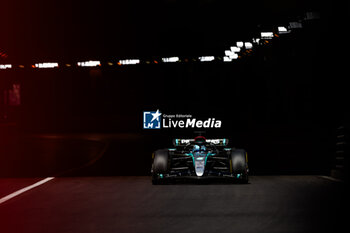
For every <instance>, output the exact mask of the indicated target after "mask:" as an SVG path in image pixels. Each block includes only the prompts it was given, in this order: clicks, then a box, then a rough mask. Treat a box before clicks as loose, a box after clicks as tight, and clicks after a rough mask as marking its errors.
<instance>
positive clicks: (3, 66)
mask: <svg viewBox="0 0 350 233" xmlns="http://www.w3.org/2000/svg"><path fill="white" fill-rule="evenodd" d="M11 68H12V65H11V64H2V65H0V70H6V69H11Z"/></svg>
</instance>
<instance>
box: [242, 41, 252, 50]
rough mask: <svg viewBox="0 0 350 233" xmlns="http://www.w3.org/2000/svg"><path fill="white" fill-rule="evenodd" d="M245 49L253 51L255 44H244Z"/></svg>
mask: <svg viewBox="0 0 350 233" xmlns="http://www.w3.org/2000/svg"><path fill="white" fill-rule="evenodd" d="M244 47H245V48H246V49H251V48H253V44H252V43H250V42H245V43H244Z"/></svg>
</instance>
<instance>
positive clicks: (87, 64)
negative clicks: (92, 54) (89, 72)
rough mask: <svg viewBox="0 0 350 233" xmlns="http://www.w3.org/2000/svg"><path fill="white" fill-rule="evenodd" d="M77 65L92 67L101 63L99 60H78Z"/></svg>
mask: <svg viewBox="0 0 350 233" xmlns="http://www.w3.org/2000/svg"><path fill="white" fill-rule="evenodd" d="M77 64H78V66H82V67H93V66H99V65H101V62H100V61H84V62H78V63H77Z"/></svg>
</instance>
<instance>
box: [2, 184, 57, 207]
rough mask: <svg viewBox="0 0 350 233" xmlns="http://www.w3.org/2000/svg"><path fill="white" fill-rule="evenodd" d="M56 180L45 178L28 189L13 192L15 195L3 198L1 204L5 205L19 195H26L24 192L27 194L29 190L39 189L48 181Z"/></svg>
mask: <svg viewBox="0 0 350 233" xmlns="http://www.w3.org/2000/svg"><path fill="white" fill-rule="evenodd" d="M54 178H55V177H47V178H45V179H43V180H41V181H38V182H36V183H35V184H32V185H29V186H27V187H25V188H22V189H20V190H17V191H16V192H13V193H11V194H9V195H7V196H5V197H3V198H1V199H0V204H2V203H4V202H5V201H8V200H10V199H12V198H14V197H16V196H18V195H20V194H22V193H24V192H27V191H28V190H31V189H33V188H35V187H38V186H40V185H42V184H44V183H46V182H48V181H50V180H52V179H54Z"/></svg>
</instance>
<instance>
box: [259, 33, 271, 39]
mask: <svg viewBox="0 0 350 233" xmlns="http://www.w3.org/2000/svg"><path fill="white" fill-rule="evenodd" d="M261 38H263V39H272V38H273V32H262V33H261Z"/></svg>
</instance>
